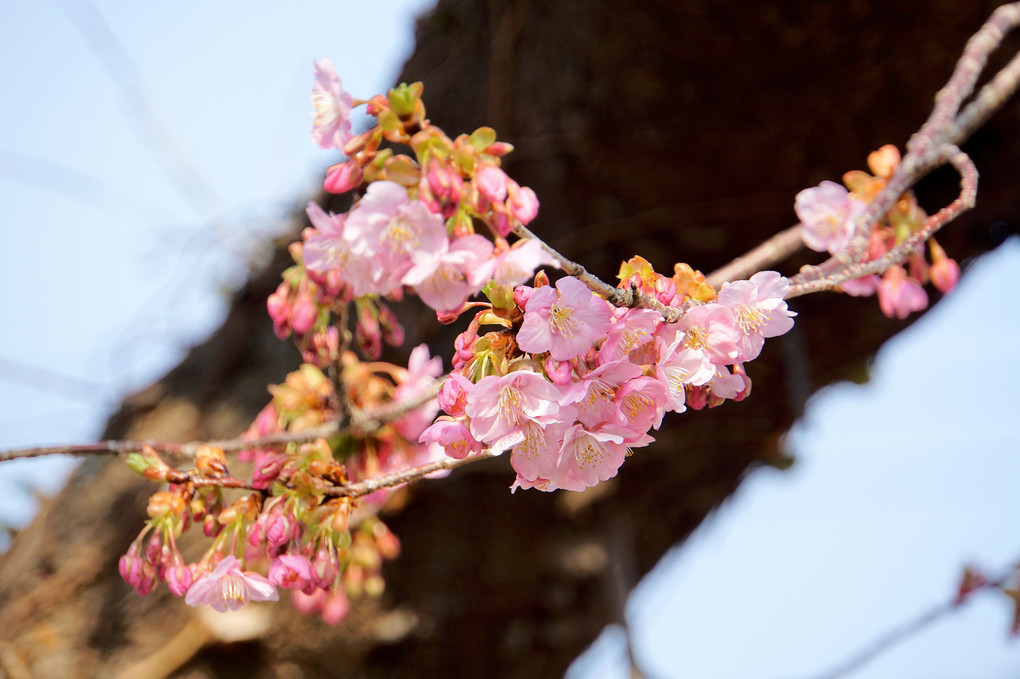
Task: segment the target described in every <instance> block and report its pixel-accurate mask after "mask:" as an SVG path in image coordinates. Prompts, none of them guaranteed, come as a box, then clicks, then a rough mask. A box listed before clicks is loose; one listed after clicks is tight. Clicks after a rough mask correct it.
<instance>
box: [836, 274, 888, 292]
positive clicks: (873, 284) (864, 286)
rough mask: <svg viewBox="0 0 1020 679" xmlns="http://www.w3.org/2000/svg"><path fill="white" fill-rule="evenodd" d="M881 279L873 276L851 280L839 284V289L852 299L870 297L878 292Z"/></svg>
mask: <svg viewBox="0 0 1020 679" xmlns="http://www.w3.org/2000/svg"><path fill="white" fill-rule="evenodd" d="M881 282H882V279H881V278H879V277H878V276H876V275H875V274H868V275H867V276H861V277H860V278H853V279H851V280H848V281H843V282H842V283H840V284H839V289H840V290H842V291H843V292H845V293H846V294H848V295H852V296H854V297H870V296H871V295H874V294H875V293H876V292H878V286H879V285H880V284H881Z"/></svg>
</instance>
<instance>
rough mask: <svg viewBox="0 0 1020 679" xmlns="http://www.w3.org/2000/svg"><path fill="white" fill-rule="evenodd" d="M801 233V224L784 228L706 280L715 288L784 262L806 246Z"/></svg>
mask: <svg viewBox="0 0 1020 679" xmlns="http://www.w3.org/2000/svg"><path fill="white" fill-rule="evenodd" d="M800 234H801V225H800V224H796V225H794V226H791V227H790V228H788V229H783V230H782V231H780V232H779V233H777V234H776V235H774V236H772V237H771V238H769V239H768V240H766V241H765V242H764V243H762V244H761V245H758V246H757V247H755V248H754V249H753V250H750V251H749V252H746V253H744V254H742V255H740V256H739V257H737V258H735V259H734V260H733V261H731V262H730V263H729V264H727V265H725V266H723V267H720V268H718V269H716V270H715V271H713V272H712V273H710V274H708V275H707V276H705V280H706V281H707V282H708V284H709V285H711V286H712V287H713V288H716V289H718V288H719V286H721V285H722V284H723V283H727V282H729V281H738V280H741V279H745V278H750V277H751V276H753V275H754V274H756V273H757V272H759V271H762V270H764V269H765V268H766V267H770V266H773V265H775V264H778V263H779V262H782V261H783V260H785V259H786V258H787V257H789V256H790V255H792V254H793V253H795V252H797V251H798V250H800V249H801V248H802V247H804V240H803V239H802V238H801V235H800Z"/></svg>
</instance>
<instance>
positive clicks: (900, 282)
mask: <svg viewBox="0 0 1020 679" xmlns="http://www.w3.org/2000/svg"><path fill="white" fill-rule="evenodd" d="M878 305H879V307H881V309H882V313H883V314H885V315H886V316H888V317H889V318H893V317H894V316H895V317H896V318H901V319H902V318H906V317H907V316H909V315H910V312H912V311H921V310H922V309H924V308H925V307H927V306H928V295H927V293H925V291H924V288H922V287H921V284H920V283H918V282H917V281H915V280H914V279H913V278H908V277H907V272H906V271H904V270H903V267H901V266H894V267H891V268H890V269H889V270H888V271H886V272H885V275H883V276H882V283H881V284H880V285H879V287H878Z"/></svg>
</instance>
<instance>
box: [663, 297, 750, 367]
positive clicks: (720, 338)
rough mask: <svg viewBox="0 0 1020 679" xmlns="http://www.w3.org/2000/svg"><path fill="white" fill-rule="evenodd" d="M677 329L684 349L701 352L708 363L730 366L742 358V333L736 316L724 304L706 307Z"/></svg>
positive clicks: (695, 310)
mask: <svg viewBox="0 0 1020 679" xmlns="http://www.w3.org/2000/svg"><path fill="white" fill-rule="evenodd" d="M676 327H677V328H678V329H679V330H682V331H683V333H684V334H683V337H682V339H681V343H682V346H683V348H684V349H690V350H692V351H697V352H700V353H701V354H702V356H703V358H704V360H705V361H706V362H709V363H714V364H715V365H727V364H730V363H733V362H734V361H736V359H737V357H738V356H739V355H740V348H739V347H738V346H737V343H738V342H739V341H740V331H739V330H738V329H737V321H736V318H734V316H733V312H732V311H731V310H730V309H729V307H726V306H724V305H722V304H704V305H701V306H696V307H693V308H692V309H690V310H688V311H687V313H686V314H684V316H683V318H681V319H680V320H679V321H678V322H677V324H676Z"/></svg>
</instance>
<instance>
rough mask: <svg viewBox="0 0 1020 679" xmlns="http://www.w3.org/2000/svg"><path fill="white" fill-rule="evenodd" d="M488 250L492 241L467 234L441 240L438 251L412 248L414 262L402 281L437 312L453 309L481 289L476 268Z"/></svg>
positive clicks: (485, 260)
mask: <svg viewBox="0 0 1020 679" xmlns="http://www.w3.org/2000/svg"><path fill="white" fill-rule="evenodd" d="M491 254H492V243H491V242H489V240H488V239H487V238H485V237H484V236H479V235H478V234H471V235H468V236H464V237H462V238H458V239H457V240H455V241H454V242H453V243H449V241H446V240H444V241H443V243H442V244H441V246H440V249H439V252H436V253H432V252H428V251H414V252H412V253H411V261H412V262H414V264H413V265H412V266H411V268H410V269H409V270H408V271H407V273H406V274H404V277H403V279H402V282H403V283H404V284H405V285H410V286H411V287H413V288H414V291H415V292H416V293H418V296H419V297H421V300H422V301H423V302H425V303H426V304H427V305H429V306H430V307H432V308H433V309H435V310H436V311H439V312H447V313H449V312H453V311H456V310H457V309H458V308H459V307H461V306H462V305H463V304H464V302H466V301H467V298H468V297H469V296H470V295H471V294H473V293H475V292H477V291H478V290H480V289H481V287H482V284H484V282H486V281H482V280H481V278H487V277H486V276H484V274H483V275H481V276H479V275H478V273H477V272H478V271H479V268H480V267H481V266H482V265H483V264H485V263H486V262H487V261H488V260H489V257H490V255H491Z"/></svg>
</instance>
